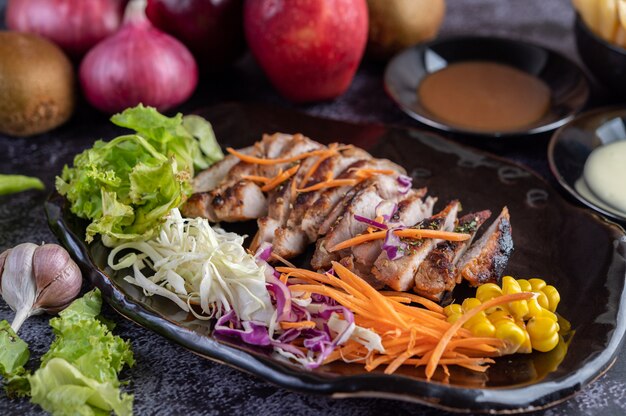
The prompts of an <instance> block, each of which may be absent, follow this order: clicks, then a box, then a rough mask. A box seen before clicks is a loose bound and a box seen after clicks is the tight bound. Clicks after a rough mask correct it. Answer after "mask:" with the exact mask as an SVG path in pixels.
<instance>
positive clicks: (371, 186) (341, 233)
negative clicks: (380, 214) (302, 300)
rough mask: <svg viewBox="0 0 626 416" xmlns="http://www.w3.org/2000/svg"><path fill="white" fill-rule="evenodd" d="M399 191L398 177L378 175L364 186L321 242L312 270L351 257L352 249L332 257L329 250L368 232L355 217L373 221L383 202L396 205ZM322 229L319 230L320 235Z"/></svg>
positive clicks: (364, 183)
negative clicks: (349, 255) (377, 208)
mask: <svg viewBox="0 0 626 416" xmlns="http://www.w3.org/2000/svg"><path fill="white" fill-rule="evenodd" d="M402 197H403V195H401V194H400V193H399V191H398V183H397V176H395V175H377V176H374V177H373V178H371V179H368V180H366V181H364V182H363V184H362V187H361V188H360V189H359V190H357V191H356V193H355V195H354V197H353V198H352V200H351V201H350V203H349V204H347V205H345V209H344V210H343V212H342V213H341V214H340V216H339V217H338V218H337V220H336V221H335V223H334V224H333V225H332V227H331V229H330V231H329V232H328V233H327V234H326V236H325V237H324V238H321V239H320V240H318V244H317V249H316V251H315V253H314V254H313V258H312V259H311V266H313V267H314V268H316V269H320V268H324V267H328V266H330V263H331V261H333V260H339V259H341V257H343V256H346V255H348V254H350V251H351V250H350V249H346V250H341V251H339V252H335V253H329V252H328V250H327V249H328V248H329V247H333V246H335V245H337V244H339V243H341V242H342V241H345V240H348V239H350V238H352V237H354V236H356V235H359V234H361V233H363V232H365V231H366V230H367V227H368V225H367V224H365V223H363V222H361V221H358V220H357V219H356V218H355V216H356V215H359V216H362V217H365V218H374V217H375V216H376V207H377V206H378V205H379V204H380V203H381V202H383V201H391V202H397V201H398V200H399V199H400V198H402ZM321 230H322V228H320V231H321Z"/></svg>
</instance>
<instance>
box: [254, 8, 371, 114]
mask: <svg viewBox="0 0 626 416" xmlns="http://www.w3.org/2000/svg"><path fill="white" fill-rule="evenodd" d="M244 30H245V33H246V39H247V40H248V46H249V47H250V49H251V50H252V53H253V54H254V56H255V58H256V59H257V61H258V62H259V64H260V65H261V67H262V68H263V70H264V71H265V73H266V74H267V76H268V77H269V79H270V81H271V82H272V84H274V86H275V87H276V88H277V89H278V91H280V93H281V94H282V95H284V96H285V97H286V98H288V99H290V100H292V101H297V102H304V101H317V100H326V99H331V98H335V97H337V96H339V95H341V94H342V93H344V92H345V91H346V89H348V86H349V85H350V82H351V81H352V78H353V77H354V73H355V72H356V69H357V67H358V65H359V62H360V61H361V58H362V57H363V50H364V49H365V43H366V41H367V4H366V1H365V0H246V2H245V5H244Z"/></svg>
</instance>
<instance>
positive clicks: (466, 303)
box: [463, 298, 482, 312]
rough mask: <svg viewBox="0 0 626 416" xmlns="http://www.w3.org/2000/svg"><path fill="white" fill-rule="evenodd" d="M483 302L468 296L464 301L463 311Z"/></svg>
mask: <svg viewBox="0 0 626 416" xmlns="http://www.w3.org/2000/svg"><path fill="white" fill-rule="evenodd" d="M481 304H482V303H481V302H480V301H479V300H478V299H476V298H467V299H465V300H464V301H463V312H469V311H470V310H472V309H474V308H475V307H477V306H480V305H481Z"/></svg>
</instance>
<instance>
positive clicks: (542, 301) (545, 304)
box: [534, 291, 550, 309]
mask: <svg viewBox="0 0 626 416" xmlns="http://www.w3.org/2000/svg"><path fill="white" fill-rule="evenodd" d="M534 293H536V294H537V302H539V305H541V307H542V308H543V309H550V301H549V300H548V297H547V296H546V294H545V293H543V292H542V291H535V292H534Z"/></svg>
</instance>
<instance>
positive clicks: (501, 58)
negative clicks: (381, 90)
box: [385, 37, 589, 137]
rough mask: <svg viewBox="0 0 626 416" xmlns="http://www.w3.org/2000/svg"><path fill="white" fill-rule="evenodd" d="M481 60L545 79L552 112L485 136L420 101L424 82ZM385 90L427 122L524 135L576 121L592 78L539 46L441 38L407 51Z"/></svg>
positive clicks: (391, 69) (388, 74) (395, 62)
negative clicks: (452, 122)
mask: <svg viewBox="0 0 626 416" xmlns="http://www.w3.org/2000/svg"><path fill="white" fill-rule="evenodd" d="M476 60H481V61H492V62H498V63H502V64H507V65H510V66H513V67H515V68H517V69H520V70H522V71H524V72H527V73H529V74H532V75H534V76H536V77H538V78H539V79H541V80H542V81H544V82H545V83H546V84H547V85H548V86H549V87H550V89H551V91H552V97H551V104H550V109H549V110H548V112H547V114H546V115H545V116H543V117H542V118H541V119H540V120H538V121H537V122H535V123H533V124H531V125H529V126H528V127H527V128H524V129H521V130H516V131H506V132H498V131H495V132H484V131H473V130H470V129H465V128H459V127H455V126H452V125H450V124H448V123H446V122H444V121H441V120H439V119H437V117H435V116H434V115H432V114H431V113H429V112H428V110H426V109H425V108H424V106H423V105H422V104H421V103H420V102H419V98H418V95H417V88H418V86H419V84H420V82H421V81H422V80H423V79H424V78H425V77H426V76H427V75H429V74H431V73H433V72H435V71H438V70H440V69H443V68H445V67H446V66H448V65H450V64H453V63H456V62H462V61H476ZM385 90H386V91H387V94H388V95H389V96H390V97H391V99H392V100H393V101H394V102H395V103H396V104H397V105H398V106H399V107H400V108H401V109H402V111H404V112H405V113H407V114H408V115H409V116H411V117H413V118H414V119H416V120H418V121H420V122H422V123H424V124H427V125H429V126H431V127H434V128H436V129H439V130H443V131H450V132H455V133H462V134H470V135H477V136H483V137H484V136H490V137H512V136H523V135H531V134H537V133H543V132H546V131H551V130H554V129H556V128H558V127H560V126H562V125H563V124H565V123H566V122H567V121H568V120H570V119H572V118H573V117H574V115H575V114H576V113H578V112H579V111H580V110H581V109H582V108H583V107H584V105H585V103H586V101H587V98H588V96H589V86H588V83H587V79H586V78H585V76H584V74H583V72H582V71H581V70H580V68H579V67H578V66H577V65H576V64H575V63H573V62H572V61H570V60H569V59H567V58H565V57H563V56H562V55H560V54H558V53H556V52H553V51H551V50H548V49H546V48H543V47H541V46H538V45H534V44H530V43H526V42H521V41H518V40H512V39H499V38H492V37H460V38H449V39H441V40H435V41H433V42H431V43H426V44H422V45H416V46H413V47H411V48H409V49H406V50H405V51H403V52H400V53H399V54H398V55H396V56H395V57H394V58H393V59H392V60H391V61H390V62H389V64H388V65H387V69H386V70H385Z"/></svg>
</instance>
